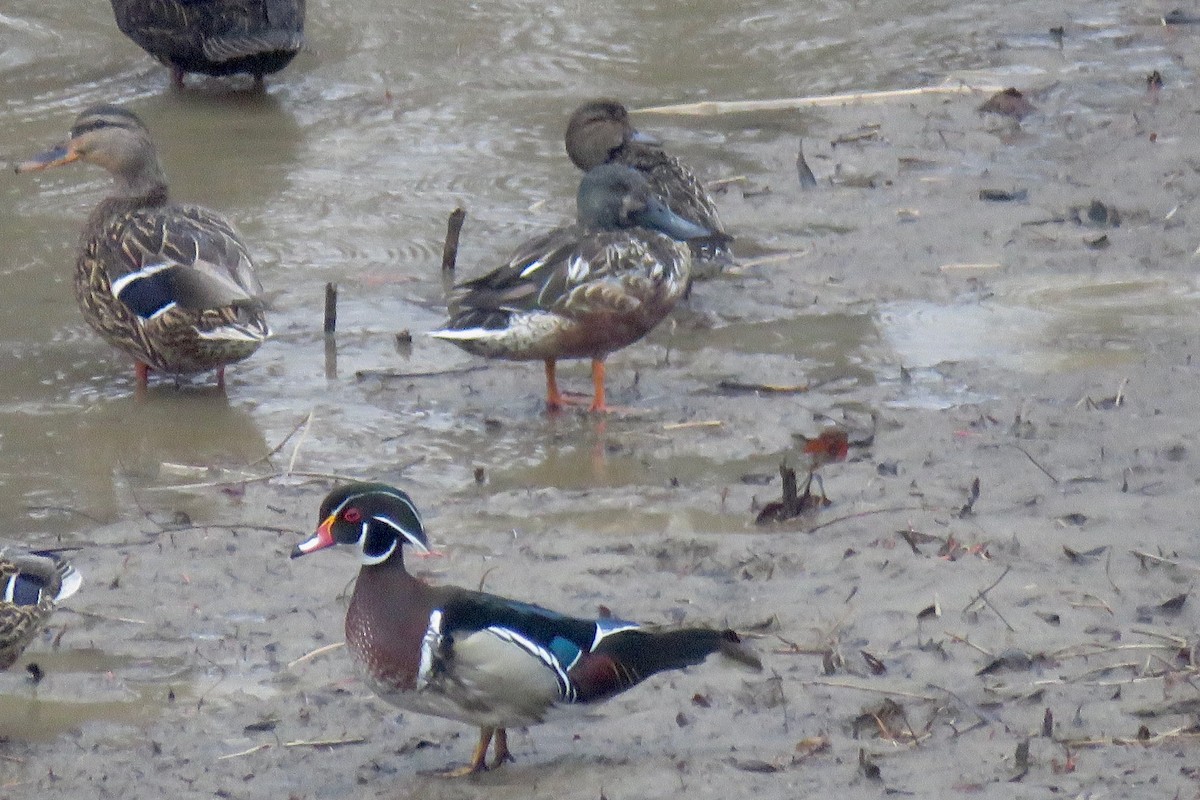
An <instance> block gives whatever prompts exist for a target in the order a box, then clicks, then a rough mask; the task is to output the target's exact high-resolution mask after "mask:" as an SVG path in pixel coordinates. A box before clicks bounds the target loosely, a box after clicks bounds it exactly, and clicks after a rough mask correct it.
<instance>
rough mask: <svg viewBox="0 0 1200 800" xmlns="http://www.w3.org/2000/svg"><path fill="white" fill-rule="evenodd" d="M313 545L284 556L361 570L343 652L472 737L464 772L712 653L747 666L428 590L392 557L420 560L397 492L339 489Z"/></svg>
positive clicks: (389, 694) (416, 523)
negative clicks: (476, 732)
mask: <svg viewBox="0 0 1200 800" xmlns="http://www.w3.org/2000/svg"><path fill="white" fill-rule="evenodd" d="M318 517H319V519H320V520H321V522H320V525H319V526H318V528H317V532H316V534H315V535H314V536H313V537H312V538H311V539H309V540H308V541H306V542H304V543H302V544H300V545H298V546H297V547H296V548H295V550H294V551H293V553H292V557H293V558H295V557H298V556H301V555H305V554H307V553H312V552H316V551H317V550H321V549H324V548H326V547H331V546H333V545H335V544H345V545H350V546H352V547H354V548H355V549H356V550H357V552H358V555H359V560H360V562H361V564H362V568H361V570H360V572H359V576H358V580H357V582H356V583H355V587H354V595H353V597H352V598H351V601H350V608H349V610H348V612H347V614H346V642H347V644H348V645H349V647H350V650H351V652H352V653H353V654H354V657H355V659H356V662H357V663H358V664H359V666H360V667H361V668H362V670H363V672H364V674H365V676H366V679H367V682H368V683H369V684H370V685H371V686H372V688H373V689H374V690H375V691H376V692H378V693H379V695H380V696H381V697H383V698H384V699H386V700H388V701H389V702H392V703H394V704H396V705H397V706H399V707H401V708H404V709H407V710H410V711H415V712H419V713H423V714H431V715H434V716H440V717H446V718H449V719H455V720H459V721H461V722H466V723H468V724H472V725H477V726H479V729H480V739H479V744H478V746H477V747H476V749H475V752H474V755H473V756H472V759H471V763H470V764H469V765H467V766H466V767H465V768H463V769H460V770H456V771H454V772H453V773H451V774H469V773H472V772H478V771H480V770H483V769H485V768H486V766H487V765H486V757H487V750H488V746H489V745H490V744H491V743H492V741H493V740H494V741H495V749H494V758H493V761H492V764H491V766H492V767H496V766H499V765H500V764H502V763H503V762H504V761H505V760H508V759H509V758H510V754H509V752H508V739H507V733H506V729H507V728H509V727H513V726H516V725H520V726H526V725H534V724H538V723H541V722H545V721H547V720H548V719H550V718H551V717H553V716H555V715H556V712H561V711H567V710H569V709H571V708H572V707H574V706H579V705H585V704H589V703H595V702H599V701H601V700H605V699H607V698H609V697H612V696H613V695H616V694H619V693H621V692H623V691H625V690H627V689H630V688H632V687H633V686H636V685H637V684H638V683H641V682H642V681H643V680H645V679H647V678H649V677H650V676H652V675H655V674H657V673H659V672H663V671H667V670H674V669H682V668H684V667H687V666H692V665H695V664H699V663H701V662H703V661H704V660H705V659H706V658H707V657H708V656H710V655H712V654H714V653H719V654H721V655H723V656H725V657H727V658H730V659H733V660H735V661H737V662H740V663H742V664H744V665H746V666H748V667H750V668H752V669H755V670H757V669H761V667H762V665H761V663H760V662H759V659H758V656H757V655H755V654H754V653H753V652H752V651H751V650H750V649H748V648H747V647H746V646H745V645H744V644H742V643H741V641H740V639H739V638H738V636H737V634H736V633H734V632H733V631H731V630H727V629H726V630H721V629H716V628H705V627H691V628H675V629H664V628H655V627H649V626H643V625H639V624H637V623H633V622H626V621H623V620H617V619H611V618H606V619H584V618H579V617H572V616H569V615H565V614H560V613H557V612H555V611H550V610H548V609H545V608H542V607H540V606H536V605H531V604H528V603H523V602H520V601H517V600H510V599H508V598H505V597H500V596H497V595H492V594H486V593H483V592H475V591H470V590H466V589H460V588H456V587H447V586H429V585H427V584H425V583H423V582H422V581H419V580H417V579H416V578H414V577H412V576H411V575H409V574H408V572H407V570H405V568H404V559H403V547H404V545H410V546H412V547H414V548H416V549H417V550H418V551H420V552H423V551H427V549H428V539H427V538H426V536H425V530H424V527H423V526H422V524H421V517H420V514H419V513H418V512H417V509H416V506H415V505H414V504H413V502H412V499H411V498H410V497H409V496H408V495H407V494H405V493H404V492H403V491H401V490H399V489H396V488H393V487H391V486H387V485H384V484H362V483H358V484H350V485H348V486H344V487H341V488H339V489H336V490H334V491H333V492H331V493H330V494H329V495H328V496H327V497H326V498H325V500H324V501H323V502H322V504H321V509H320V512H319V514H318Z"/></svg>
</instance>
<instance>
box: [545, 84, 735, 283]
mask: <svg viewBox="0 0 1200 800" xmlns="http://www.w3.org/2000/svg"><path fill="white" fill-rule="evenodd" d="M565 140H566V148H567V155H568V156H570V158H571V161H572V162H573V163H574V164H575V166H577V167H579V168H580V169H581V170H584V171H585V172H586V171H587V170H589V169H592V168H593V167H596V166H599V165H600V164H624V165H625V166H628V167H632V168H633V169H636V170H637V171H638V172H640V173H641V174H642V175H643V176H645V178H646V180H647V181H648V182H649V184H650V187H651V189H652V190H653V191H654V193H655V194H656V195H657V196H658V197H659V198H661V199H662V200H663V201H664V202H665V203H666V204H667V207H668V208H670V209H671V210H672V211H673V212H675V213H676V214H678V215H679V216H681V217H683V218H684V219H686V220H690V221H691V222H694V223H696V224H697V225H700V226H701V227H703V228H706V229H708V230H709V231H711V232H712V233H714V234H724V233H725V228H724V226H723V225H722V224H721V218H720V214H719V213H718V211H717V204H716V202H715V201H714V200H713V198H712V195H710V194H709V192H708V190H707V189H705V188H704V184H702V183H701V182H700V180H699V179H698V178H697V177H696V175H695V174H694V173H693V172H692V171H691V170H690V169H688V167H687V166H686V165H685V164H684V163H683V162H682V161H680V160H679V159H678V158H676V157H674V156H671V155H668V154H667V153H666V152H665V151H664V150H663V148H662V143H661V142H660V141H658V140H657V139H655V138H654V137H652V136H648V135H646V134H644V133H642V132H641V131H638V130H637V129H636V128H634V127H633V124H632V123H631V122H630V121H629V112H628V111H627V110H626V108H625V106H623V105H622V104H621V103H620V102H618V101H616V100H611V99H607V98H602V99H597V100H590V101H588V102H586V103H584V104H583V105H581V106H579V108H577V109H575V111H574V113H572V114H571V117H570V119H569V120H568V122H567V131H566V136H565ZM730 242H731V239H730V238H729V237H726V236H720V237H717V238H710V239H700V240H697V241H696V242H694V243H693V244H692V254H693V256H695V264H694V267H693V277H710V276H712V275H715V274H716V273H718V272H719V271H721V270H722V269H724V268H725V267H727V266H729V265H731V264H733V250H732V248H731V246H730Z"/></svg>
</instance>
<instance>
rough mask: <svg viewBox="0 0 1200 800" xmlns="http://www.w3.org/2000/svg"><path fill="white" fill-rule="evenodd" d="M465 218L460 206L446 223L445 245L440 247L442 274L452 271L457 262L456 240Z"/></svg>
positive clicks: (464, 212)
mask: <svg viewBox="0 0 1200 800" xmlns="http://www.w3.org/2000/svg"><path fill="white" fill-rule="evenodd" d="M466 218H467V210H466V209H465V208H463V207H462V206H459V207H458V208H456V209H454V210H453V211H451V212H450V220H449V221H448V222H447V223H446V244H445V245H444V246H443V247H442V272H453V271H454V266H455V264H456V263H457V262H458V238H459V236H460V235H461V234H462V226H463V222H464V221H465V220H466Z"/></svg>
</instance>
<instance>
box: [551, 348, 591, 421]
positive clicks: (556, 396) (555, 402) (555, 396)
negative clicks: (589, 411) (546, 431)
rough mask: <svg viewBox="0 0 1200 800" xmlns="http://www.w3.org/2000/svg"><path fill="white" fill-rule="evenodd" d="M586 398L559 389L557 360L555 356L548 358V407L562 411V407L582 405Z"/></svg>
mask: <svg viewBox="0 0 1200 800" xmlns="http://www.w3.org/2000/svg"><path fill="white" fill-rule="evenodd" d="M583 402H585V401H584V400H577V399H575V397H572V396H570V395H568V394H564V393H563V392H560V391H559V390H558V379H557V377H556V371H555V362H554V359H553V358H547V359H546V408H547V409H548V410H550V411H562V407H563V406H565V405H567V404H571V405H580V404H581V403H583Z"/></svg>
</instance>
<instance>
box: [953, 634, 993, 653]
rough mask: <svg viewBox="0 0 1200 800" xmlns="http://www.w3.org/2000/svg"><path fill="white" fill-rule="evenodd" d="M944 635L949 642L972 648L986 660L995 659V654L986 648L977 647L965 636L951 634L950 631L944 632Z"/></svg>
mask: <svg viewBox="0 0 1200 800" xmlns="http://www.w3.org/2000/svg"><path fill="white" fill-rule="evenodd" d="M946 635H947V636H949V637H950V641H952V642H958V643H959V644H965V645H966V646H967V647H972V648H974V649H976V650H978V651H979V652H980V653H983V654H984V655H985V656H987V657H988V658H995V657H996V654H995V653H993V652H991V651H990V650H987V649H986V648H983V647H980V646H979V645H977V644H975V643H974V642H972V641H971V640H970V639H968V638H967V637H966V636H962V635H960V634H957V633H951V632H950V631H946Z"/></svg>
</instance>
